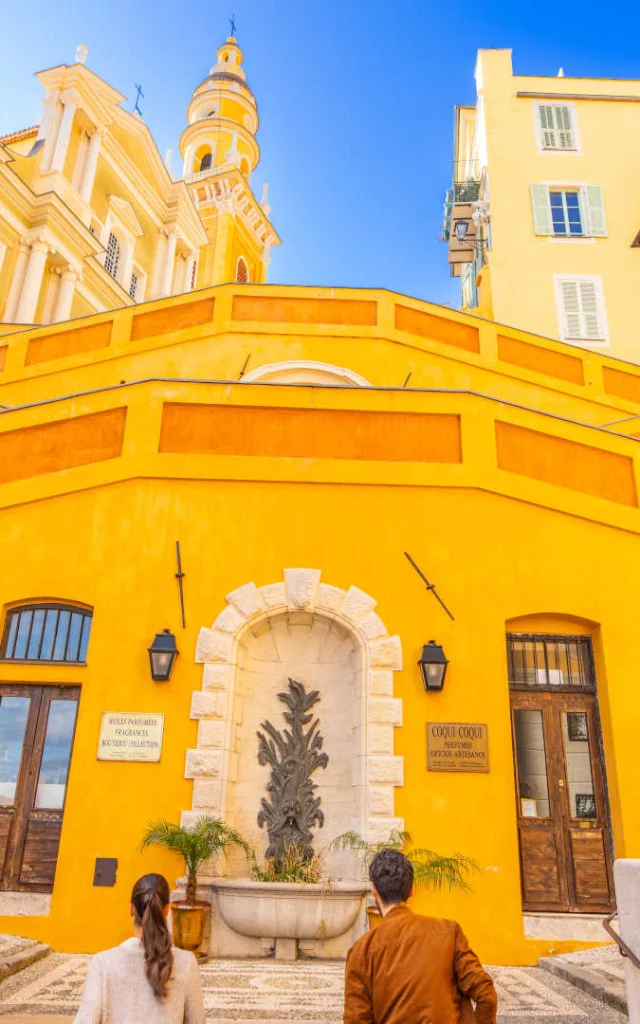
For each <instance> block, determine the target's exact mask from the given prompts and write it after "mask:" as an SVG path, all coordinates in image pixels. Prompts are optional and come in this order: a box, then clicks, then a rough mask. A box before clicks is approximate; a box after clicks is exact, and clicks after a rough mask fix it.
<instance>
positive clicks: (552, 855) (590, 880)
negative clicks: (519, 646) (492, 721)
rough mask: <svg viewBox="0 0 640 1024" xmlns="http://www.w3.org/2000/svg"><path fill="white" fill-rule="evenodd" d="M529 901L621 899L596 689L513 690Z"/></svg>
mask: <svg viewBox="0 0 640 1024" xmlns="http://www.w3.org/2000/svg"><path fill="white" fill-rule="evenodd" d="M511 716H512V727H513V748H514V760H515V766H516V785H517V797H518V830H519V837H520V861H521V873H522V889H523V906H524V909H525V910H529V911H545V910H547V911H572V912H582V913H585V912H589V911H592V912H598V913H604V912H607V911H609V910H611V909H613V906H614V896H613V883H612V874H611V835H610V826H609V810H608V801H607V797H606V786H605V778H604V770H603V763H602V755H601V740H600V726H599V719H598V713H597V704H596V699H595V694H593V693H550V692H531V691H530V692H514V691H512V692H511Z"/></svg>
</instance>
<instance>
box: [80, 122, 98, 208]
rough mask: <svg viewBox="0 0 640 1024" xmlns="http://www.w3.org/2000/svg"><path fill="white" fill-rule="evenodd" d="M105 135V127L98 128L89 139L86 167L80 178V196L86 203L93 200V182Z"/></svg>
mask: <svg viewBox="0 0 640 1024" xmlns="http://www.w3.org/2000/svg"><path fill="white" fill-rule="evenodd" d="M103 137H104V129H103V128H96V130H95V131H94V133H93V135H92V136H91V138H90V139H89V148H88V149H87V154H86V158H85V162H84V167H83V169H82V177H81V178H80V185H79V187H78V192H79V193H80V198H81V199H82V201H83V202H85V203H88V202H90V200H91V193H92V192H93V183H94V181H95V177H96V168H97V166H98V156H99V153H100V146H101V144H102V139H103Z"/></svg>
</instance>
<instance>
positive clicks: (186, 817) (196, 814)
mask: <svg viewBox="0 0 640 1024" xmlns="http://www.w3.org/2000/svg"><path fill="white" fill-rule="evenodd" d="M203 816H204V811H182V812H181V814H180V825H181V827H182V828H193V827H194V826H195V825H197V824H198V822H199V821H200V819H201V818H202V817H203Z"/></svg>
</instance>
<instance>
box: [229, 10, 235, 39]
mask: <svg viewBox="0 0 640 1024" xmlns="http://www.w3.org/2000/svg"><path fill="white" fill-rule="evenodd" d="M229 24H230V25H231V38H232V39H235V37H236V16H235V14H232V15H231V17H230V18H229Z"/></svg>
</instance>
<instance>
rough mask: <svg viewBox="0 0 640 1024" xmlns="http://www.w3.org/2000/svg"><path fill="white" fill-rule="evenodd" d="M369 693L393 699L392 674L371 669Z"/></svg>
mask: <svg viewBox="0 0 640 1024" xmlns="http://www.w3.org/2000/svg"><path fill="white" fill-rule="evenodd" d="M208 667H209V666H207V668H208ZM211 667H213V666H211ZM207 668H205V673H206V671H207ZM369 693H374V694H375V695H376V696H378V697H393V672H392V671H391V670H390V669H382V668H375V669H372V671H371V672H370V673H369Z"/></svg>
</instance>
